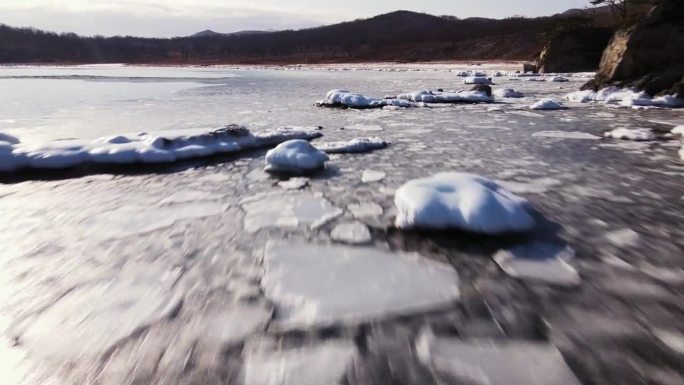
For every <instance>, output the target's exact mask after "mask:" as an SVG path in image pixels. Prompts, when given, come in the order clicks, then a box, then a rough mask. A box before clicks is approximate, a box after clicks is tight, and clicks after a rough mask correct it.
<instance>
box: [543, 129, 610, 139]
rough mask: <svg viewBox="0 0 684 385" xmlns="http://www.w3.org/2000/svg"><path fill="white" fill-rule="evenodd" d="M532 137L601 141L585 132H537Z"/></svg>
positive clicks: (598, 137)
mask: <svg viewBox="0 0 684 385" xmlns="http://www.w3.org/2000/svg"><path fill="white" fill-rule="evenodd" d="M532 136H534V137H541V138H558V139H588V140H597V139H601V137H600V136H596V135H592V134H588V133H586V132H580V131H539V132H535V133H534V134H532Z"/></svg>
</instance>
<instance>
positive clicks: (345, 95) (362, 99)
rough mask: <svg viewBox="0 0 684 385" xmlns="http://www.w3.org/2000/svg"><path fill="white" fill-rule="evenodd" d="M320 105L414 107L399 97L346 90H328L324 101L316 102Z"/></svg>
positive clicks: (363, 107)
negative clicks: (367, 95)
mask: <svg viewBox="0 0 684 385" xmlns="http://www.w3.org/2000/svg"><path fill="white" fill-rule="evenodd" d="M316 105H317V106H319V107H348V108H356V109H368V108H382V107H386V106H394V107H412V106H413V104H412V103H409V102H407V101H405V100H399V99H375V98H368V97H366V96H363V95H360V94H355V93H352V92H349V91H344V90H332V91H330V92H328V94H327V95H326V97H325V100H324V101H321V102H318V103H316Z"/></svg>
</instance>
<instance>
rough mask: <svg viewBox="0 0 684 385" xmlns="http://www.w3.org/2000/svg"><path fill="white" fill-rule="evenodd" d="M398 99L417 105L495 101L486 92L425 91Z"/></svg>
mask: <svg viewBox="0 0 684 385" xmlns="http://www.w3.org/2000/svg"><path fill="white" fill-rule="evenodd" d="M397 98H398V99H401V100H408V101H411V102H416V103H417V102H422V103H491V102H493V101H494V98H493V97H491V96H489V95H487V93H486V92H484V91H460V92H439V91H429V90H423V91H416V92H411V93H405V94H400V95H398V96H397Z"/></svg>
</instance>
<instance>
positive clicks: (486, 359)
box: [416, 332, 580, 385]
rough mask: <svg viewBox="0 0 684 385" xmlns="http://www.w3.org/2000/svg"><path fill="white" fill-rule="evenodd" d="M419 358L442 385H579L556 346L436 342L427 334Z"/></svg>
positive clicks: (420, 340) (421, 338) (421, 339)
mask: <svg viewBox="0 0 684 385" xmlns="http://www.w3.org/2000/svg"><path fill="white" fill-rule="evenodd" d="M416 351H417V356H418V358H419V359H420V361H421V362H422V363H423V364H424V365H426V366H428V367H429V368H430V371H431V372H432V373H434V374H435V376H436V379H437V382H438V383H444V384H461V383H463V384H478V385H480V384H482V385H484V384H486V385H579V384H580V382H579V381H578V380H577V377H575V375H574V373H573V372H572V370H570V368H569V367H568V365H567V364H566V362H565V360H564V359H563V356H562V355H561V353H560V352H559V351H558V349H557V348H556V347H554V346H553V345H549V344H546V343H541V342H527V341H505V342H504V341H501V342H497V341H494V340H470V341H464V340H462V339H456V338H441V337H440V338H436V337H434V336H433V335H431V334H430V333H427V332H425V333H423V334H422V335H421V336H419V338H418V340H417V341H416Z"/></svg>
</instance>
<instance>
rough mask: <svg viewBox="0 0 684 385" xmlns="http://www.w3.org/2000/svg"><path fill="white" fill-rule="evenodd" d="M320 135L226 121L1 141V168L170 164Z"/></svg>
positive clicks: (314, 132)
mask: <svg viewBox="0 0 684 385" xmlns="http://www.w3.org/2000/svg"><path fill="white" fill-rule="evenodd" d="M320 136H322V134H321V133H320V132H318V131H317V130H314V129H311V130H307V129H292V128H279V129H277V130H273V131H267V132H263V133H256V134H252V133H251V132H249V130H247V129H246V128H245V127H242V126H237V125H229V126H225V127H222V128H219V129H215V130H199V129H197V130H169V131H160V132H155V133H153V134H143V135H138V134H130V135H117V136H114V137H108V138H101V139H96V140H94V141H88V140H64V141H58V142H54V143H52V144H48V145H41V146H29V145H26V144H24V143H18V144H11V143H8V142H0V159H1V160H3V162H2V165H0V171H4V172H12V171H16V170H19V169H22V168H34V169H63V168H69V167H75V166H79V165H82V164H85V163H101V164H132V163H168V162H175V161H178V160H182V159H188V158H197V157H204V156H210V155H216V154H226V153H234V152H238V151H244V150H251V149H255V148H261V147H270V146H275V145H277V144H280V143H282V142H284V141H287V140H292V139H313V138H317V137H320ZM3 143H4V144H3Z"/></svg>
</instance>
